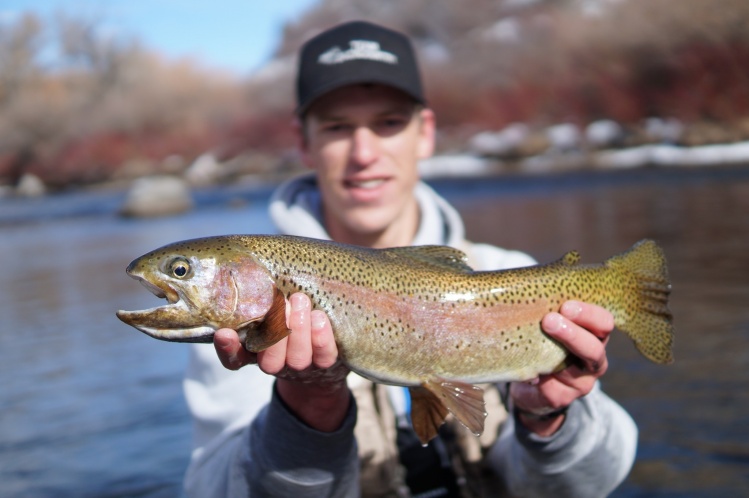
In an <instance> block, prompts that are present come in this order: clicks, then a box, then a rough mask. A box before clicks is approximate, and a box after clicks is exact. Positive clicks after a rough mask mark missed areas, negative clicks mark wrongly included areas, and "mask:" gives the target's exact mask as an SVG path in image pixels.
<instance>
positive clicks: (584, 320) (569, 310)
mask: <svg viewBox="0 0 749 498" xmlns="http://www.w3.org/2000/svg"><path fill="white" fill-rule="evenodd" d="M541 327H542V328H543V330H544V332H546V333H547V334H548V335H549V336H550V337H552V338H554V339H556V340H557V341H559V343H560V344H561V345H562V346H564V347H565V348H566V349H568V350H569V352H570V353H571V354H572V355H573V356H575V357H577V358H578V359H579V361H578V362H576V364H574V365H571V366H569V367H567V368H565V369H564V370H561V371H559V372H556V373H553V374H549V375H542V376H540V377H539V378H538V379H537V380H534V381H532V382H513V383H512V384H511V385H510V397H511V398H512V401H513V404H514V406H515V407H516V409H517V410H518V413H519V414H520V421H521V423H522V424H523V425H524V426H526V427H527V428H528V429H529V430H531V431H533V432H535V433H536V434H539V435H541V436H550V435H551V434H553V433H554V432H556V431H557V430H558V429H559V428H560V427H561V426H562V423H563V422H564V417H565V416H564V413H563V410H564V408H566V407H567V406H569V405H570V404H571V403H572V402H573V401H575V400H576V399H578V398H581V397H583V396H585V395H586V394H588V393H589V392H590V391H591V390H592V389H593V386H594V385H595V383H596V381H597V380H598V378H599V377H601V376H602V375H603V374H604V373H605V372H606V369H607V368H608V359H607V358H606V343H607V342H608V337H609V334H610V333H611V331H612V330H613V329H614V317H613V316H612V315H611V313H609V312H608V311H607V310H605V309H604V308H601V307H600V306H596V305H593V304H587V303H582V302H579V301H567V302H566V303H564V304H563V305H562V307H561V308H560V310H559V313H548V314H547V315H546V316H544V318H543V320H542V321H541ZM549 413H550V414H551V415H550V416H543V415H545V414H549ZM554 413H558V416H554ZM539 416H541V417H540V418H539Z"/></svg>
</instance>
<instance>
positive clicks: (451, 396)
mask: <svg viewBox="0 0 749 498" xmlns="http://www.w3.org/2000/svg"><path fill="white" fill-rule="evenodd" d="M424 387H426V388H427V389H429V390H430V391H431V392H432V393H433V394H434V395H435V396H436V397H437V398H438V399H439V400H440V402H441V403H442V404H444V405H445V407H447V409H448V410H449V411H450V413H452V414H453V415H455V418H457V419H458V420H459V421H460V423H461V424H463V425H465V426H466V427H467V428H468V430H469V431H471V432H472V433H473V434H475V435H476V436H480V435H481V434H482V433H483V432H484V419H486V408H485V406H484V390H483V389H481V388H480V387H477V386H474V385H473V384H467V383H465V382H460V381H447V380H436V381H429V382H426V383H425V384H424Z"/></svg>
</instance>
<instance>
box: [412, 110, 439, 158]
mask: <svg viewBox="0 0 749 498" xmlns="http://www.w3.org/2000/svg"><path fill="white" fill-rule="evenodd" d="M419 120H420V122H421V123H420V129H419V145H418V150H417V152H418V156H419V159H427V158H429V157H432V154H434V141H435V134H436V130H437V117H436V116H435V114H434V111H432V110H431V109H429V108H424V109H422V110H421V111H419Z"/></svg>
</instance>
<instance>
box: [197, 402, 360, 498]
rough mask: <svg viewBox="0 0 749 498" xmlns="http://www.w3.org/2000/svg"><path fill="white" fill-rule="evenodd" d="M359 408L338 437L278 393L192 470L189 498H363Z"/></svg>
mask: <svg viewBox="0 0 749 498" xmlns="http://www.w3.org/2000/svg"><path fill="white" fill-rule="evenodd" d="M355 423H356V403H355V402H354V401H353V398H352V402H351V408H350V409H349V412H348V414H347V415H346V419H345V420H344V422H343V425H342V426H341V428H340V429H338V430H337V431H335V432H330V433H326V432H320V431H317V430H314V429H311V428H310V427H308V426H307V425H305V424H304V423H303V422H301V421H299V420H298V419H297V418H296V417H295V416H294V415H293V414H292V413H291V412H289V410H288V409H287V408H286V407H285V406H284V404H283V402H282V401H281V400H280V398H279V397H278V395H277V394H276V393H275V390H274V393H273V396H272V398H271V401H270V403H268V405H267V406H265V407H264V408H263V409H262V410H261V411H260V413H259V414H258V415H257V417H255V419H254V420H253V421H252V422H251V423H250V425H249V426H247V427H245V428H243V429H242V430H239V431H236V432H234V433H233V434H230V435H228V437H225V438H224V440H223V441H222V444H221V445H220V448H216V449H215V450H214V451H213V452H212V454H211V455H203V458H201V459H200V464H199V465H192V466H191V469H190V470H189V471H188V477H187V479H186V481H185V494H186V495H187V496H188V497H201V498H203V497H206V498H209V497H210V498H218V497H234V496H253V497H255V496H257V497H272V496H278V497H287V496H298V497H307V496H309V497H312V496H314V497H318V496H325V497H344V496H345V497H348V496H357V495H358V493H359V491H358V486H359V461H358V458H357V451H356V441H355V438H354V425H355Z"/></svg>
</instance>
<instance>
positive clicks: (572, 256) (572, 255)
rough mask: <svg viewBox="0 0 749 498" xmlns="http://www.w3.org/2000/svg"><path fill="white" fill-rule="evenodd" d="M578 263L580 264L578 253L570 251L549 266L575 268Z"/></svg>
mask: <svg viewBox="0 0 749 498" xmlns="http://www.w3.org/2000/svg"><path fill="white" fill-rule="evenodd" d="M579 262H580V253H579V252H577V251H570V252H568V253H567V254H565V255H564V256H562V257H561V258H559V259H558V260H556V261H554V262H553V263H551V264H552V265H559V266H575V265H576V264H578V263H579Z"/></svg>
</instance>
